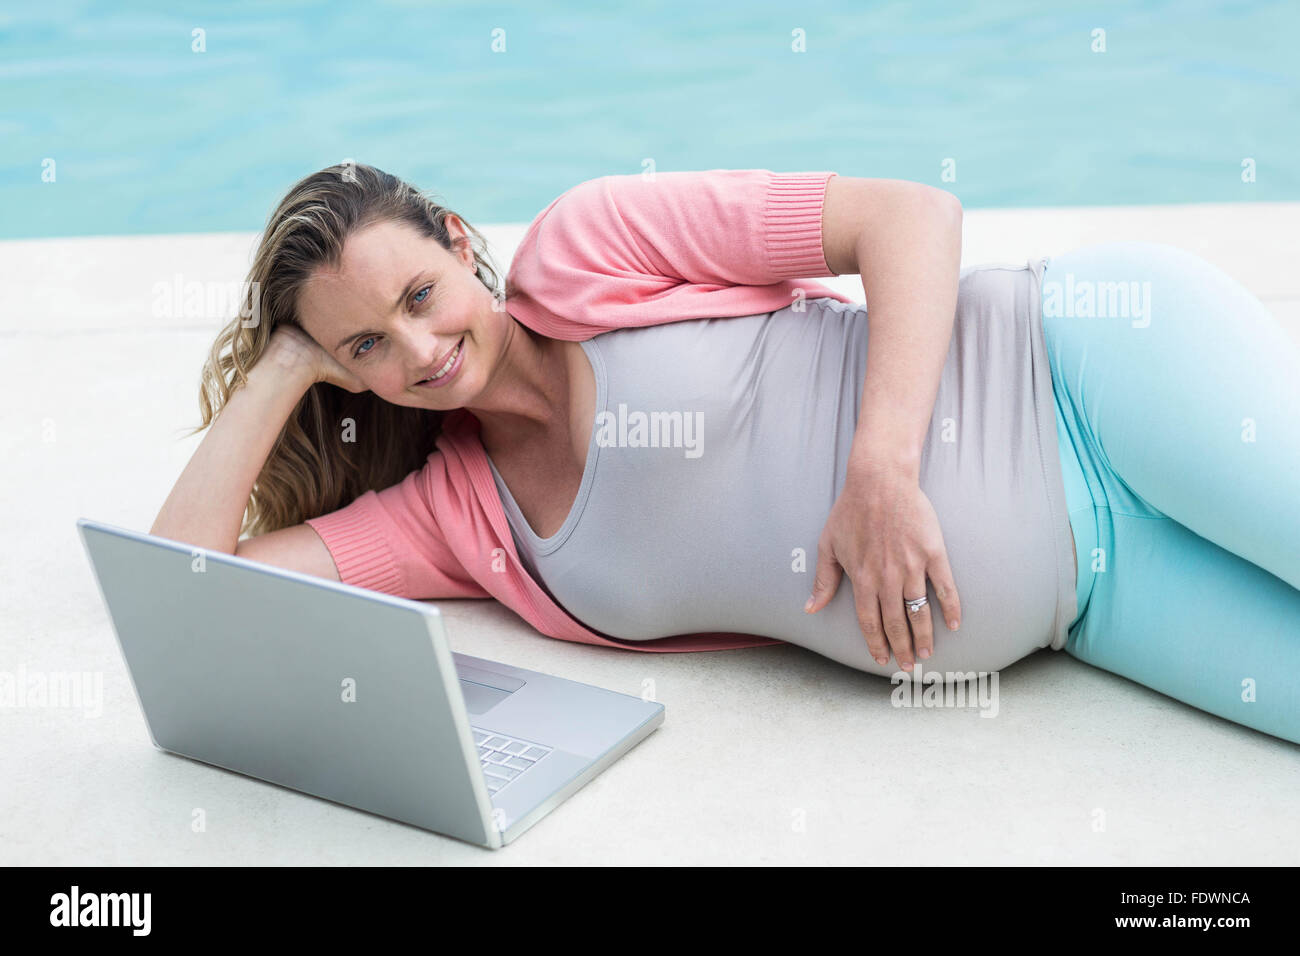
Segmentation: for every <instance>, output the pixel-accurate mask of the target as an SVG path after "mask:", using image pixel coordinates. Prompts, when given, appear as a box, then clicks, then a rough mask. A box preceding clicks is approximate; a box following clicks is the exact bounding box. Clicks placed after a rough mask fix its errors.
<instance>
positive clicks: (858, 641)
mask: <svg viewBox="0 0 1300 956" xmlns="http://www.w3.org/2000/svg"><path fill="white" fill-rule="evenodd" d="M475 240H477V241H478V244H479V245H480V246H481V245H482V237H481V236H480V235H479V234H478V233H477V232H476V231H475V230H474V229H473V228H472V227H470V226H468V225H467V224H466V223H465V222H464V220H462V219H461V218H460V217H459V216H456V215H455V214H454V213H452V212H450V211H449V210H448V209H446V208H445V207H442V206H440V205H438V204H437V203H435V202H433V201H432V200H431V199H429V198H428V197H426V196H424V195H422V194H420V193H419V192H418V191H417V190H415V189H414V188H412V187H411V186H409V185H408V184H406V183H404V182H402V181H400V180H398V179H396V178H394V177H392V176H390V175H388V174H386V173H383V172H381V171H380V170H377V169H374V168H373V167H369V166H363V165H353V164H344V165H341V166H336V167H331V168H328V169H325V170H322V171H320V172H318V173H316V174H313V175H312V176H309V177H307V178H306V179H304V180H302V181H301V182H299V183H298V184H297V185H295V186H294V187H293V188H292V189H291V190H290V192H289V194H288V195H287V196H286V197H285V198H284V200H283V201H282V202H281V203H280V205H279V206H278V208H277V209H276V210H275V212H274V213H273V214H272V216H271V219H270V221H269V223H268V225H267V228H266V230H265V232H264V234H263V236H262V239H261V243H260V246H259V248H258V251H257V255H256V258H255V261H254V264H253V267H252V270H251V273H250V277H249V283H248V286H247V289H246V299H245V303H244V305H245V308H244V309H243V314H241V316H239V317H237V318H235V319H234V320H233V321H232V322H231V324H230V325H229V326H228V327H227V328H226V329H225V330H224V331H223V332H222V333H221V335H220V336H219V337H218V339H217V341H216V342H215V343H214V345H213V348H212V355H211V357H210V359H209V362H208V363H207V365H206V366H205V368H204V376H203V383H202V389H201V392H200V402H201V407H202V412H203V425H202V426H201V427H208V426H209V425H211V426H212V427H211V429H210V431H209V432H208V434H207V435H206V436H205V438H204V441H203V442H202V444H201V445H200V447H199V449H198V450H197V452H196V453H195V455H194V458H193V459H192V460H191V462H190V463H189V465H188V466H187V467H186V469H185V471H184V472H183V473H182V475H181V477H180V479H179V480H178V482H177V484H176V487H175V488H174V489H173V491H172V493H171V495H170V496H169V497H168V499H167V502H166V503H165V504H164V506H163V509H162V511H161V513H160V514H159V516H158V519H157V521H156V522H155V524H154V526H153V528H152V533H154V534H158V535H162V536H164V537H169V538H172V539H174V540H178V541H183V542H186V543H190V544H194V545H199V546H202V547H207V548H211V549H214V550H219V551H223V552H226V553H236V554H239V555H241V556H244V557H248V558H251V559H253V560H257V561H263V562H265V563H268V564H273V565H278V566H281V567H286V568H290V569H293V570H298V571H302V572H305V573H309V574H313V575H318V576H321V577H325V578H330V579H333V580H338V581H342V582H344V583H346V584H351V585H356V586H359V587H365V588H371V589H374V590H377V591H383V592H386V593H390V594H396V595H399V596H403V597H408V598H417V599H428V598H460V597H495V598H497V599H498V600H500V601H501V602H502V603H504V604H506V605H507V606H508V607H510V608H512V609H514V610H515V611H516V612H518V613H519V614H520V615H521V616H522V617H523V618H524V619H525V620H527V621H528V622H529V623H530V624H531V625H532V626H533V627H535V628H536V629H537V630H539V631H540V632H542V633H544V634H547V635H550V636H552V637H558V638H563V639H567V640H575V641H583V642H587V643H594V644H604V645H609V646H617V647H623V648H631V649H637V650H645V651H685V650H715V649H721V648H732V647H752V646H758V645H763V644H773V643H778V642H781V641H787V642H790V643H794V644H798V645H800V646H802V647H806V648H809V649H810V650H813V651H815V652H817V653H820V654H823V655H825V656H827V657H830V658H832V659H834V660H837V661H840V662H842V663H844V664H847V665H849V666H851V667H855V668H858V669H860V670H865V671H869V672H872V673H875V674H879V675H890V674H891V673H892V674H895V675H897V673H898V672H897V670H896V669H894V668H891V666H890V663H889V661H890V657H891V655H892V656H893V658H894V659H895V661H896V665H895V666H896V667H901V668H902V669H903V670H904V671H912V672H913V674H914V675H915V673H916V672H915V671H913V667H914V664H915V662H916V661H918V660H921V661H923V662H924V664H923V667H922V680H925V681H929V680H932V679H936V678H937V679H941V680H960V679H962V678H963V677H965V676H968V675H972V674H974V673H977V672H987V671H993V670H997V669H999V668H1003V667H1006V666H1008V665H1010V664H1012V663H1013V662H1015V661H1017V660H1019V659H1020V658H1022V657H1025V656H1026V655H1028V654H1030V653H1032V652H1033V651H1035V650H1037V649H1039V648H1042V647H1052V648H1054V649H1064V650H1066V651H1067V652H1068V653H1070V654H1071V655H1073V656H1075V657H1077V658H1079V659H1080V660H1084V661H1087V662H1088V663H1091V664H1094V665H1096V666H1098V667H1102V668H1105V669H1106V670H1109V671H1112V672H1114V673H1117V674H1121V675H1123V676H1125V677H1128V678H1130V679H1132V680H1135V681H1138V682H1140V683H1142V684H1145V685H1147V686H1148V687H1152V688H1154V689H1156V690H1158V691H1161V692H1163V693H1165V694H1168V695H1170V696H1172V697H1175V698H1177V699H1179V700H1182V701H1185V702H1187V703H1189V704H1192V705H1194V706H1196V707H1199V708H1201V709H1203V710H1206V711H1209V712H1210V713H1213V714H1217V715H1219V716H1221V717H1225V718H1227V719H1229V720H1233V721H1236V722H1238V723H1241V724H1243V725H1246V726H1249V727H1253V728H1255V729H1257V730H1261V731H1264V732H1266V733H1270V734H1274V735H1276V736H1279V737H1282V738H1284V739H1286V740H1290V741H1292V742H1300V496H1297V493H1296V490H1295V489H1296V485H1297V476H1298V475H1300V419H1298V418H1297V409H1300V384H1298V378H1297V374H1296V373H1297V371H1298V370H1300V361H1298V360H1300V349H1297V347H1296V345H1295V344H1294V343H1292V342H1291V340H1290V339H1289V338H1288V337H1287V335H1286V334H1285V333H1284V331H1283V330H1282V329H1281V328H1280V327H1279V325H1278V324H1277V323H1276V321H1275V320H1274V319H1273V318H1272V317H1271V316H1270V315H1269V314H1268V313H1267V311H1266V310H1265V309H1264V307H1263V306H1262V305H1261V304H1260V303H1259V301H1258V300H1256V299H1255V298H1254V297H1253V296H1251V295H1250V294H1249V293H1248V292H1247V291H1246V290H1245V289H1243V288H1242V287H1241V286H1240V285H1238V284H1237V283H1236V282H1234V281H1233V280H1232V279H1231V278H1229V277H1228V276H1227V275H1225V274H1224V273H1222V272H1220V271H1219V270H1218V269H1216V268H1215V267H1213V266H1211V265H1209V264H1208V263H1206V262H1204V261H1203V260H1200V259H1198V258H1196V257H1195V256H1192V255H1190V254H1188V253H1185V252H1182V251H1179V250H1177V249H1174V248H1172V247H1168V246H1161V245H1156V244H1152V243H1141V242H1118V243H1107V244H1102V245H1096V246H1090V247H1087V248H1083V249H1078V250H1075V251H1073V252H1071V253H1068V254H1066V255H1062V256H1057V257H1052V258H1050V259H1048V258H1042V259H1037V260H1031V261H1029V262H1027V263H1025V264H1023V265H982V266H975V267H970V268H966V269H960V268H959V264H960V253H961V208H960V205H959V204H958V203H957V202H956V200H955V199H954V197H952V196H951V195H949V194H947V193H945V192H942V191H940V190H936V189H932V188H931V187H928V186H923V185H920V184H916V183H907V182H901V181H894V180H877V179H853V178H847V177H840V176H837V175H836V174H834V173H829V172H819V173H789V174H783V173H773V172H770V171H767V170H712V171H708V172H681V173H660V174H658V175H656V176H654V177H641V176H606V177H602V178H599V179H594V180H590V181H588V182H585V183H582V184H580V185H578V186H576V187H574V188H572V189H570V190H569V191H567V192H566V193H564V194H563V195H561V196H560V197H559V198H557V199H556V200H554V201H553V202H552V203H551V204H550V205H549V206H547V207H546V209H544V210H543V211H542V212H541V213H540V214H539V215H538V217H537V218H536V219H535V220H534V221H533V223H532V224H531V225H530V227H529V228H528V230H527V232H526V233H525V234H524V237H523V239H522V240H521V242H520V244H519V247H518V250H517V252H516V254H515V257H514V260H513V262H512V264H511V268H510V272H509V275H508V276H507V278H506V282H505V286H504V289H498V282H497V275H496V273H495V272H494V271H493V270H492V268H491V266H490V265H489V263H488V262H487V260H486V259H485V258H484V253H483V252H482V250H480V249H476V248H475ZM849 273H857V274H859V275H861V277H862V280H863V287H864V291H865V293H866V299H867V303H868V304H867V305H865V306H864V305H856V304H853V303H852V302H851V301H850V300H848V299H847V298H845V297H844V296H842V295H839V294H838V293H836V292H834V291H832V290H831V289H829V288H827V287H825V286H823V285H821V284H819V283H817V282H814V281H811V280H809V279H806V278H804V277H806V276H815V275H829V274H849ZM245 532H247V533H248V534H249V535H250V537H247V538H244V539H243V540H240V535H241V534H242V533H245Z"/></svg>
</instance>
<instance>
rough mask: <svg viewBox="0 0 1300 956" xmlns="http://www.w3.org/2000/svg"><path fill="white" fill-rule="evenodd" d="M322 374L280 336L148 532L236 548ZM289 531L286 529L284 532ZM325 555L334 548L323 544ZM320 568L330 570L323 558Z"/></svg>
mask: <svg viewBox="0 0 1300 956" xmlns="http://www.w3.org/2000/svg"><path fill="white" fill-rule="evenodd" d="M316 380H317V378H316V373H315V371H314V369H313V368H312V367H311V365H310V364H308V363H307V362H306V361H304V360H303V359H302V357H301V356H300V355H299V354H297V353H296V352H294V351H293V350H290V349H284V348H281V347H280V345H279V344H278V343H273V344H272V345H271V346H270V347H268V349H267V352H266V353H265V354H264V355H263V356H262V358H261V360H260V361H258V363H257V364H256V365H255V366H254V367H253V368H251V369H249V372H248V382H247V384H245V385H243V386H241V387H240V388H237V389H235V391H234V393H233V394H232V395H231V396H230V400H229V401H228V402H227V403H226V405H225V407H224V408H222V409H221V412H220V413H219V414H218V415H217V417H216V419H215V420H214V421H213V422H212V424H211V426H210V427H209V429H208V433H207V434H206V435H204V436H203V441H202V442H201V443H200V444H199V447H198V449H197V450H196V451H195V452H194V457H192V458H191V459H190V460H189V463H188V464H187V465H186V466H185V470H184V471H182V472H181V476H180V478H178V479H177V480H176V485H175V486H174V487H173V488H172V491H171V494H169V495H168V496H167V500H166V501H165V502H164V503H163V506H162V510H161V511H159V513H158V517H157V518H156V519H155V520H154V523H153V527H152V528H150V529H149V533H150V534H155V535H159V536H160V537H164V538H171V539H172V540H174V541H180V542H183V543H185V544H191V545H194V546H195V547H199V548H205V549H208V550H211V551H220V552H223V553H225V554H234V553H236V550H237V548H238V546H239V531H240V527H241V526H242V524H243V520H244V510H245V509H246V508H247V507H248V497H249V494H250V493H251V492H252V490H253V483H254V482H255V481H256V480H257V476H258V475H259V474H260V473H261V471H262V467H263V465H265V464H266V458H267V456H268V455H269V454H270V453H271V448H272V447H273V446H274V444H275V440H276V438H277V437H278V436H279V434H280V431H281V429H283V428H284V423H285V422H286V421H288V418H289V415H290V414H292V412H293V410H294V409H295V408H296V407H297V405H298V402H299V401H300V400H301V399H302V396H303V395H304V394H305V393H306V391H307V389H308V388H310V387H311V385H312V384H313V382H315V381H316ZM282 537H283V536H282ZM321 553H322V556H323V557H324V561H325V562H328V561H329V555H328V553H326V552H325V551H324V546H323V545H322V546H321ZM320 570H321V571H322V572H325V574H326V575H329V574H331V573H332V572H333V566H332V565H331V566H330V567H329V568H328V569H326V568H325V564H324V563H321V565H320Z"/></svg>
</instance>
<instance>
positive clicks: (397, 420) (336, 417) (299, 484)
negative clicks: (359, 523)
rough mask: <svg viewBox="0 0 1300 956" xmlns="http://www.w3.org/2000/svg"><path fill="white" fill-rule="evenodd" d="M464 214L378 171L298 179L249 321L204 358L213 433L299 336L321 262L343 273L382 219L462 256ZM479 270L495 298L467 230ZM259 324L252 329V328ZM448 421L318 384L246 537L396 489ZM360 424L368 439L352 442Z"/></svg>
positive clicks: (247, 298) (348, 166)
mask: <svg viewBox="0 0 1300 956" xmlns="http://www.w3.org/2000/svg"><path fill="white" fill-rule="evenodd" d="M448 215H455V216H457V218H459V219H461V221H462V222H464V218H463V217H461V216H460V215H459V214H458V213H455V212H453V211H452V210H450V209H448V208H446V207H445V206H442V205H440V204H439V203H438V202H437V201H436V200H435V198H434V197H433V195H432V194H426V193H422V192H420V191H419V190H417V189H416V188H415V187H413V186H411V185H410V184H408V183H406V182H405V181H403V180H401V179H398V178H397V177H396V176H392V175H390V174H389V173H386V172H384V171H382V170H380V169H376V168H375V167H374V166H367V165H363V164H359V163H351V162H345V163H340V164H338V165H335V166H328V167H326V168H325V169H322V170H320V171H319V172H316V173H312V174H311V175H310V176H307V177H306V178H304V179H302V180H300V181H298V182H297V183H296V184H294V186H293V187H292V188H291V189H290V190H289V192H288V193H287V194H286V195H285V197H284V198H283V199H282V200H280V203H279V205H278V206H276V208H275V211H274V212H273V213H271V216H270V218H269V219H268V220H267V225H266V229H265V230H264V231H263V233H262V236H261V239H260V241H259V243H258V246H257V253H256V255H255V257H254V260H253V265H252V267H251V268H250V270H249V273H248V277H247V279H246V280H245V283H244V286H243V290H242V298H241V302H240V310H239V311H240V314H239V315H238V316H236V317H235V318H234V319H232V320H231V322H230V324H229V325H227V326H226V327H225V328H223V329H222V330H221V332H220V334H219V335H218V336H217V338H216V341H215V342H213V344H212V348H211V351H210V353H209V355H208V357H207V359H206V360H205V361H204V364H203V371H202V375H201V380H200V383H199V408H200V410H201V413H202V417H203V421H202V424H200V425H198V426H197V427H195V428H194V429H192V430H191V431H190V433H189V434H190V435H193V434H195V433H196V432H199V431H202V430H203V429H205V428H207V427H208V426H209V425H210V424H211V423H212V421H213V420H214V419H215V418H216V417H217V415H218V414H219V413H220V412H221V409H222V408H224V407H225V405H226V403H227V402H228V401H230V397H231V395H233V394H234V392H235V390H236V389H238V388H241V387H243V386H244V385H246V384H247V382H248V371H249V370H250V369H251V368H253V366H255V365H256V364H257V362H258V360H259V359H260V358H261V357H262V354H263V353H264V352H265V351H266V347H267V344H268V343H269V342H270V340H271V335H272V333H274V332H275V330H276V328H277V327H278V326H279V325H280V324H281V323H283V322H289V323H293V324H294V325H297V326H298V327H299V328H301V327H302V323H301V322H300V321H299V316H298V312H297V301H298V293H299V290H300V289H301V288H302V287H303V285H304V283H305V282H306V281H307V279H308V278H309V277H310V276H311V275H312V273H313V272H314V271H315V269H316V268H317V267H319V266H321V265H328V266H330V267H331V268H337V267H338V265H339V260H340V256H341V254H342V252H343V243H344V241H345V240H346V239H347V238H348V236H350V235H351V234H353V233H354V232H356V231H358V230H360V229H362V228H364V227H366V226H368V225H371V224H372V223H376V222H382V221H395V222H401V223H409V224H410V225H412V226H414V227H416V229H418V230H419V232H420V233H421V234H422V235H424V236H426V237H429V238H432V239H436V240H437V241H438V242H439V243H440V244H441V245H442V247H443V248H444V249H446V250H447V251H448V252H456V251H458V250H456V249H453V243H452V239H451V235H450V233H449V232H448V231H447V227H446V225H445V221H446V218H447V216H448ZM465 230H466V233H467V234H468V237H469V238H468V239H467V240H461V242H465V241H469V242H470V245H471V247H472V248H473V250H474V262H475V265H476V269H475V272H476V274H477V276H478V279H479V281H480V282H482V283H483V284H484V285H485V286H486V287H487V288H488V289H489V290H490V291H491V292H492V293H493V295H494V296H498V297H500V296H501V295H502V294H504V291H505V290H504V288H502V289H500V291H498V287H499V286H500V285H501V277H500V276H499V274H498V272H497V270H496V269H495V268H494V267H493V265H492V263H491V261H490V259H489V258H488V255H487V251H486V249H487V244H486V242H485V241H484V239H483V237H482V235H481V234H480V233H479V232H478V230H476V229H474V228H473V227H472V226H470V225H469V224H468V223H465ZM250 318H251V319H252V321H250ZM445 414H446V413H445V412H440V411H434V410H430V409H420V408H408V407H405V406H400V405H393V404H391V403H389V402H386V401H384V400H383V399H381V398H379V397H378V396H377V395H375V394H374V393H373V392H361V393H359V394H354V393H352V392H349V391H347V390H346V389H343V388H339V387H337V386H335V385H331V384H328V383H325V382H318V383H316V384H315V385H312V386H311V387H310V388H309V389H307V392H306V394H305V395H303V397H302V400H301V401H300V402H299V403H298V406H297V407H296V408H295V409H294V411H293V413H292V414H291V415H290V416H289V418H288V420H287V421H286V422H285V425H284V428H283V429H282V430H281V432H280V434H279V436H278V437H277V439H276V441H275V445H274V447H272V449H271V452H270V454H269V455H268V456H267V460H266V464H265V465H264V466H263V467H262V470H261V472H260V474H259V475H258V477H257V480H256V481H255V482H254V484H253V489H252V493H251V494H250V496H249V500H248V506H247V509H246V510H245V512H244V519H243V522H242V525H241V528H240V534H241V535H243V534H245V533H247V534H249V535H258V534H265V533H267V532H270V531H276V530H278V529H280V528H287V527H290V526H291V525H296V524H300V523H302V522H303V521H305V520H306V519H307V518H313V517H316V516H318V515H322V514H327V513H329V512H331V511H336V510H338V509H339V508H342V507H344V506H346V505H348V504H350V503H351V502H352V501H353V500H355V499H356V498H357V497H358V496H359V495H362V494H364V493H365V492H367V491H370V490H375V491H378V490H380V489H383V488H387V487H389V486H390V485H393V484H396V483H397V482H399V481H401V480H402V479H403V478H405V477H406V476H407V475H408V474H410V473H411V472H412V471H414V470H415V469H417V468H420V467H422V466H423V464H424V462H425V460H426V459H427V458H428V457H429V455H430V454H431V453H432V452H433V451H434V448H435V442H436V441H437V439H438V435H439V434H440V432H441V430H442V420H443V417H444V415H445ZM346 418H351V419H352V420H353V421H354V422H355V423H356V425H355V428H354V429H352V430H351V431H352V433H353V435H354V436H355V438H356V441H347V442H345V441H343V440H342V438H343V436H342V431H341V423H342V422H343V420H344V419H346Z"/></svg>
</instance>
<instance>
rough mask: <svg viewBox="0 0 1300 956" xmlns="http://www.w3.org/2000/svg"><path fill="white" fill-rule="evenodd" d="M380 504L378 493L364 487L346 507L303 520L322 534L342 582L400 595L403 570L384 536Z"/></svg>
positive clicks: (402, 583)
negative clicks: (364, 489) (363, 492)
mask: <svg viewBox="0 0 1300 956" xmlns="http://www.w3.org/2000/svg"><path fill="white" fill-rule="evenodd" d="M381 508H382V505H380V504H379V496H378V495H377V494H376V493H375V492H374V491H367V492H366V493H365V494H364V495H361V496H360V497H359V498H357V499H356V500H355V501H354V502H352V504H350V505H348V506H347V507H346V508H341V509H339V510H338V511H333V512H331V513H329V514H326V515H320V516H319V517H316V518H308V519H307V520H306V521H305V522H304V524H308V525H311V527H312V529H313V530H315V532H316V533H317V534H318V535H320V536H321V540H322V541H324V542H325V547H326V548H328V549H329V553H330V557H332V558H333V559H334V565H335V567H337V568H338V572H339V578H340V580H342V582H343V583H344V584H350V585H352V586H353V587H358V588H366V589H367V590H370V591H381V592H383V593H384V594H394V595H402V594H405V593H406V591H405V590H404V582H403V580H402V572H401V569H399V568H398V566H397V562H396V561H394V560H393V553H392V550H391V549H390V548H389V547H388V543H387V541H385V540H384V526H383V524H382V523H381V521H380V515H379V513H378V512H379V510H380V509H381Z"/></svg>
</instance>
